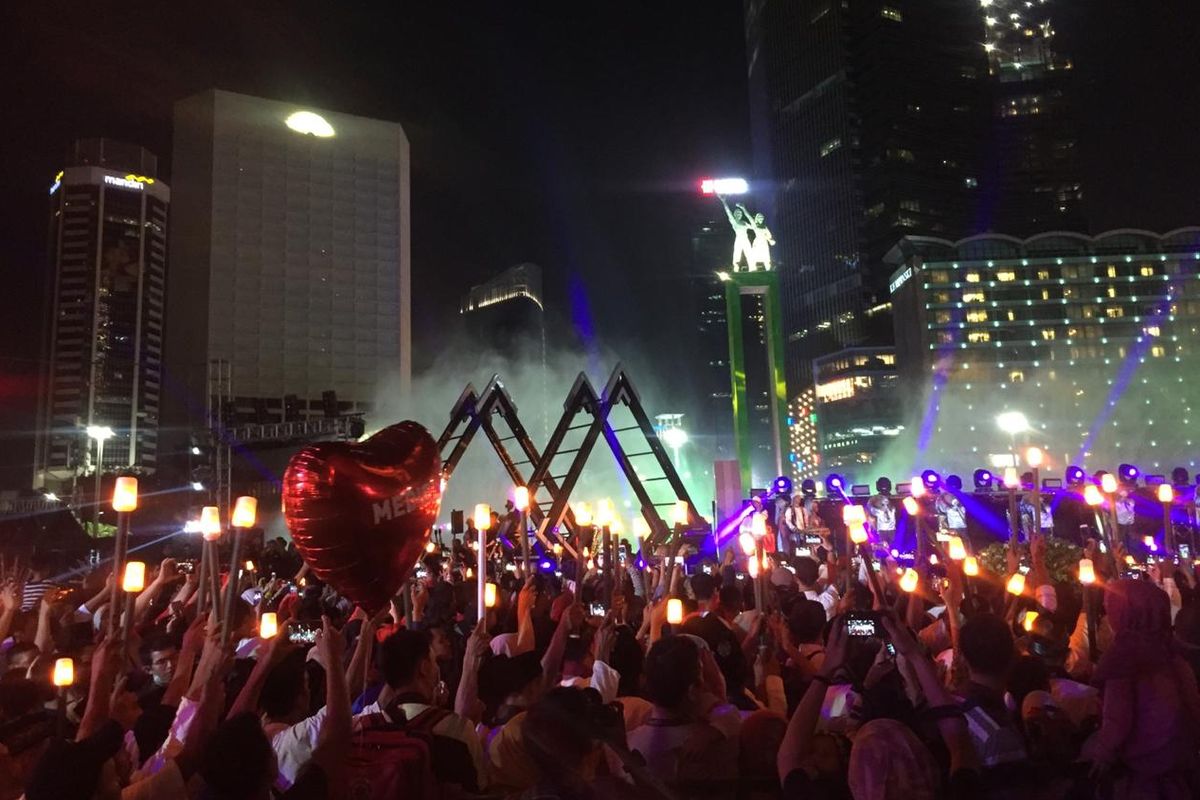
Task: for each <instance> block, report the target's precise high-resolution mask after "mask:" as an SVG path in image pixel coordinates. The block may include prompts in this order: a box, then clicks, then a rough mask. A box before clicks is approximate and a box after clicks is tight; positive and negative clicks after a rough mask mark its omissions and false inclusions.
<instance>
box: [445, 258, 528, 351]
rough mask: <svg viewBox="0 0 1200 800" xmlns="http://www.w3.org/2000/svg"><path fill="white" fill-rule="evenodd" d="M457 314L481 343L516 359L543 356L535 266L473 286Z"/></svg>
mask: <svg viewBox="0 0 1200 800" xmlns="http://www.w3.org/2000/svg"><path fill="white" fill-rule="evenodd" d="M459 313H460V314H462V317H463V320H464V321H465V322H466V325H467V330H468V332H469V333H471V334H472V336H473V338H474V339H475V340H476V341H478V342H480V343H486V344H487V345H488V346H489V347H492V348H494V349H496V350H497V351H499V352H502V353H505V354H506V355H509V356H510V357H512V358H515V359H520V358H529V359H543V358H544V357H545V355H546V353H545V348H546V342H545V325H546V322H545V313H546V310H545V305H544V301H543V299H542V269H541V267H539V266H538V265H537V264H528V263H526V264H517V265H516V266H515V267H509V268H508V269H506V270H504V271H503V272H501V273H500V274H499V275H497V276H496V277H494V278H492V279H491V280H488V281H486V282H484V283H481V284H479V285H477V286H472V287H471V290H470V291H469V292H468V293H467V295H466V297H464V298H463V299H462V302H461V303H460V305H459Z"/></svg>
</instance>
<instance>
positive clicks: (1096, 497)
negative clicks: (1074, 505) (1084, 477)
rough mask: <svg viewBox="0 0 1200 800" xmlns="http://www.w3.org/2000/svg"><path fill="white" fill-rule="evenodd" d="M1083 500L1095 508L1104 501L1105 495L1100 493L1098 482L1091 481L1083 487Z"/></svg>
mask: <svg viewBox="0 0 1200 800" xmlns="http://www.w3.org/2000/svg"><path fill="white" fill-rule="evenodd" d="M1083 500H1084V502H1085V503H1087V504H1088V505H1089V506H1092V507H1093V508H1094V507H1095V506H1098V505H1100V504H1101V503H1103V502H1104V497H1103V496H1102V495H1101V494H1100V490H1099V489H1098V488H1096V484H1094V483H1089V484H1088V485H1087V486H1085V487H1083Z"/></svg>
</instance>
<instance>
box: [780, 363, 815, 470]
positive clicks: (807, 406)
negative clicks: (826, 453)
mask: <svg viewBox="0 0 1200 800" xmlns="http://www.w3.org/2000/svg"><path fill="white" fill-rule="evenodd" d="M816 399H817V398H816V389H814V388H813V387H811V386H810V387H808V388H807V389H805V390H804V391H802V392H800V394H799V395H797V396H796V397H794V398H792V401H791V402H790V403H789V404H788V420H787V421H788V447H789V452H788V461H789V462H791V465H792V480H793V481H797V482H799V481H802V480H804V479H805V478H814V479H815V478H816V477H817V476H818V474H819V472H820V469H821V451H820V449H819V448H818V446H817V423H818V422H819V419H818V417H817V407H816Z"/></svg>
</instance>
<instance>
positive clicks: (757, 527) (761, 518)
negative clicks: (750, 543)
mask: <svg viewBox="0 0 1200 800" xmlns="http://www.w3.org/2000/svg"><path fill="white" fill-rule="evenodd" d="M750 532H751V533H752V534H754V536H755V538H757V539H761V538H762V537H764V536H766V535H767V512H765V511H761V512H759V513H757V514H755V515H754V516H753V517H751V518H750Z"/></svg>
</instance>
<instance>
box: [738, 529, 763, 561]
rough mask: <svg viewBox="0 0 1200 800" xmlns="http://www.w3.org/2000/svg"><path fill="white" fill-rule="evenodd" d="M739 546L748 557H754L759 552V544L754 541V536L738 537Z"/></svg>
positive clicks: (746, 534)
mask: <svg viewBox="0 0 1200 800" xmlns="http://www.w3.org/2000/svg"><path fill="white" fill-rule="evenodd" d="M738 545H739V546H740V547H741V548H742V552H743V553H745V554H746V555H748V556H752V555H754V554H755V553H757V552H758V543H757V542H756V541H755V540H754V534H752V533H748V532H747V533H743V534H741V535H740V536H738Z"/></svg>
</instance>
